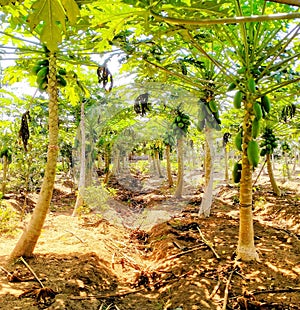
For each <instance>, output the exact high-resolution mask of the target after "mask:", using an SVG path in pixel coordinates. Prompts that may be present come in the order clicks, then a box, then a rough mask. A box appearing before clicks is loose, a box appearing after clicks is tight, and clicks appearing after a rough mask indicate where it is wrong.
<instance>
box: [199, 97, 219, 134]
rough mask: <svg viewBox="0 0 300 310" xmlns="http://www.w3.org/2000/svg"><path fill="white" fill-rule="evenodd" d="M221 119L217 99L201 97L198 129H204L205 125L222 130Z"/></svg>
mask: <svg viewBox="0 0 300 310" xmlns="http://www.w3.org/2000/svg"><path fill="white" fill-rule="evenodd" d="M220 124H221V120H220V115H219V110H218V107H217V104H216V102H215V100H213V99H212V100H209V101H208V102H207V101H206V100H205V99H200V101H199V110H198V126H197V129H198V130H199V131H202V130H203V128H204V126H207V127H208V128H212V129H216V130H218V131H220V130H221V126H220Z"/></svg>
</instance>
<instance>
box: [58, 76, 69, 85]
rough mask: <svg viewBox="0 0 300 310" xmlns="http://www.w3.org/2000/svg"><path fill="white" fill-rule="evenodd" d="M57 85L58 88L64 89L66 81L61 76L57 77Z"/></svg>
mask: <svg viewBox="0 0 300 310" xmlns="http://www.w3.org/2000/svg"><path fill="white" fill-rule="evenodd" d="M57 83H58V85H59V86H62V87H65V86H66V85H67V81H66V80H65V79H64V78H63V77H62V76H61V75H58V76H57Z"/></svg>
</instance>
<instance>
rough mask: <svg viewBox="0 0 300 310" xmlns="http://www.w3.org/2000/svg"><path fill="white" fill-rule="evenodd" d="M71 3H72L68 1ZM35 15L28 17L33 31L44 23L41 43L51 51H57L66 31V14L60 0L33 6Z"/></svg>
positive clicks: (44, 1)
mask: <svg viewBox="0 0 300 310" xmlns="http://www.w3.org/2000/svg"><path fill="white" fill-rule="evenodd" d="M68 2H70V1H68ZM32 9H33V13H32V14H30V16H29V17H28V21H29V25H30V28H31V31H33V30H34V29H36V27H37V26H38V25H40V24H41V23H42V30H41V33H40V39H41V41H42V42H43V43H44V44H46V46H47V48H48V49H49V50H50V51H56V50H57V47H58V44H59V43H61V41H62V31H64V32H65V31H66V24H65V19H66V14H65V10H64V8H63V6H62V4H61V2H60V1H59V0H38V1H36V2H35V3H34V4H33V5H32Z"/></svg>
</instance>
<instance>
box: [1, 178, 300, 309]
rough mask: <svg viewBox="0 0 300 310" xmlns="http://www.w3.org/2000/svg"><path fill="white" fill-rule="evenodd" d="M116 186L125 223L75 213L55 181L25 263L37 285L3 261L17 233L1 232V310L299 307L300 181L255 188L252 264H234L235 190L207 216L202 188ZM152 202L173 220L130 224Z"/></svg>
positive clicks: (18, 265) (20, 265)
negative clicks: (277, 189) (179, 195)
mask: <svg viewBox="0 0 300 310" xmlns="http://www.w3.org/2000/svg"><path fill="white" fill-rule="evenodd" d="M116 183H117V182H115V184H113V185H114V186H115V187H118V193H117V197H115V198H116V199H115V201H114V205H115V206H116V205H117V207H115V208H114V210H115V211H114V212H116V213H115V215H116V216H118V217H119V218H122V219H123V221H116V222H114V223H112V222H111V221H109V220H107V219H105V218H101V217H100V215H99V212H95V211H94V212H92V213H90V214H86V215H82V216H81V217H80V218H78V219H76V218H73V217H71V212H72V206H73V204H74V199H75V197H74V195H73V194H70V191H68V190H67V189H64V188H62V187H61V186H60V187H57V189H56V191H55V192H54V197H53V203H52V207H51V212H50V213H49V215H48V217H47V220H46V222H45V226H44V229H43V232H42V235H41V237H40V239H39V241H38V244H37V246H36V249H35V255H34V257H32V258H30V259H26V262H27V263H28V264H29V265H30V267H31V268H32V269H33V270H34V271H35V273H36V275H37V277H38V278H39V279H40V281H41V283H42V285H43V288H41V285H40V284H39V283H38V282H37V281H36V280H35V278H34V277H33V275H32V273H31V272H30V271H29V270H28V268H27V267H26V266H25V264H24V262H22V261H17V262H12V263H11V262H9V261H8V255H9V253H10V252H11V250H12V249H13V247H14V245H15V244H16V241H17V240H18V237H19V235H15V236H9V235H7V234H5V235H2V236H1V237H0V254H1V256H0V258H1V263H0V266H1V267H2V269H1V270H0V309H22V310H34V309H61V310H62V309H68V310H77V309H78V310H79V309H80V310H81V309H91V310H94V309H95V310H96V309H97V310H100V309H102V310H105V309H106V310H108V309H110V310H131V309H132V310H163V309H165V310H196V309H198V310H205V309H225V308H224V300H226V301H227V306H226V309H242V310H246V309H247V310H252V309H261V310H263V309H300V217H299V208H300V195H299V180H297V181H296V182H294V183H286V184H284V185H283V184H281V188H282V190H283V196H282V197H280V198H278V197H275V196H274V195H273V194H272V191H271V187H270V186H269V185H268V184H267V183H265V184H258V185H257V186H255V188H254V205H253V210H254V228H255V242H256V247H257V251H258V253H259V257H260V262H251V263H244V262H239V261H238V262H236V261H235V260H234V258H235V248H236V245H237V239H238V223H239V221H238V203H237V202H238V201H237V197H238V190H237V188H236V187H233V186H222V187H220V188H219V189H218V193H217V195H216V196H215V199H214V203H213V208H212V214H211V217H209V218H206V219H204V218H199V217H198V216H197V212H198V209H199V205H200V202H201V191H200V193H199V192H198V193H191V192H189V193H188V196H186V200H184V203H182V201H180V200H178V201H176V200H174V199H173V198H172V196H171V193H170V192H168V189H167V188H166V187H160V188H159V189H156V190H153V189H151V188H150V190H148V192H147V193H141V192H139V193H135V194H133V193H132V192H131V191H130V189H128V188H122V187H121V185H120V184H116ZM128 195H130V199H128ZM31 200H32V202H33V204H32V206H31V207H30V206H29V207H28V212H30V210H31V209H32V207H33V205H34V200H35V198H34V197H31ZM10 201H11V202H12V203H14V204H15V206H18V203H19V205H22V203H23V202H24V201H22V200H21V198H20V197H19V198H18V197H14V198H13V197H11V199H10ZM124 202H126V204H124ZM122 206H123V207H122ZM141 206H142V207H141ZM158 206H163V208H160V211H165V209H166V208H173V209H172V213H169V215H170V214H172V216H169V218H168V217H167V216H166V218H164V217H163V216H162V215H161V216H157V217H155V216H154V214H156V215H157V213H155V212H154V213H152V215H153V217H151V216H148V218H147V220H144V223H146V224H147V225H145V226H143V227H142V226H141V225H136V223H138V220H136V221H134V222H133V223H129V221H128V219H129V218H130V217H132V216H136V214H139V215H141V214H142V211H143V210H144V209H148V214H151V212H150V213H149V210H151V208H152V210H155V208H157V207H158ZM164 208H165V209H164ZM165 215H166V214H165ZM151 219H152V220H153V222H152V223H151ZM130 224H131V225H130ZM3 268H4V269H5V270H6V271H8V272H9V274H7V273H6V271H4V269H3ZM227 294H228V295H227ZM226 296H228V298H227V297H226Z"/></svg>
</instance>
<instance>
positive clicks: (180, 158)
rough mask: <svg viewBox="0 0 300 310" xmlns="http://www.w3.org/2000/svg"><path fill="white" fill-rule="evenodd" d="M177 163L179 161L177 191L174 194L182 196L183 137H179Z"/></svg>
mask: <svg viewBox="0 0 300 310" xmlns="http://www.w3.org/2000/svg"><path fill="white" fill-rule="evenodd" d="M177 163H178V172H177V183H176V191H175V194H174V196H175V197H176V198H181V197H182V191H183V137H180V138H178V139H177Z"/></svg>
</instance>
